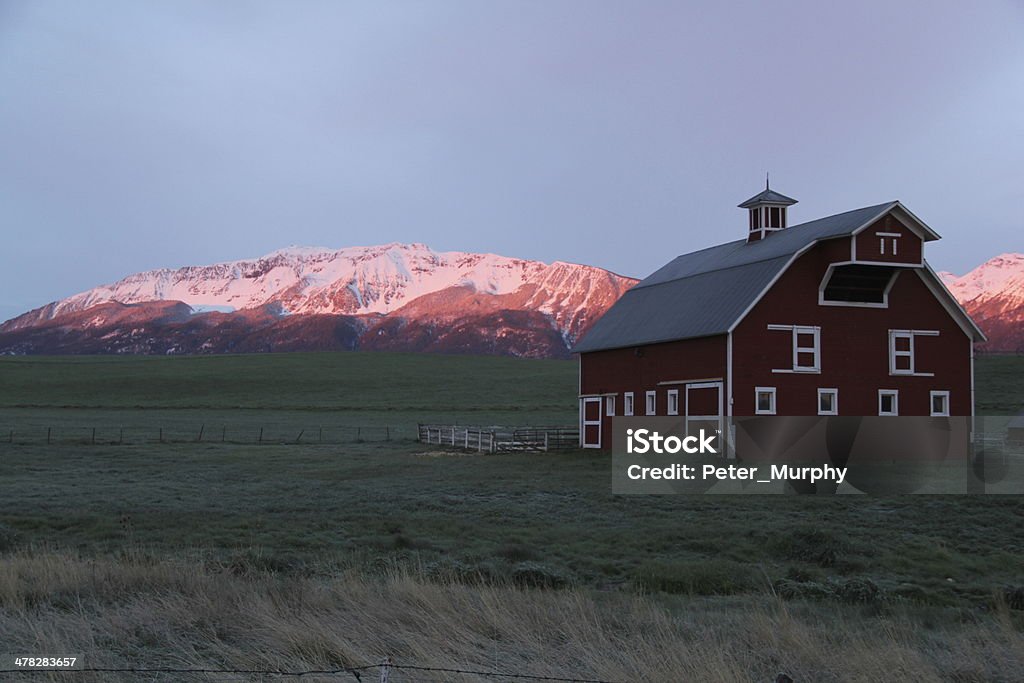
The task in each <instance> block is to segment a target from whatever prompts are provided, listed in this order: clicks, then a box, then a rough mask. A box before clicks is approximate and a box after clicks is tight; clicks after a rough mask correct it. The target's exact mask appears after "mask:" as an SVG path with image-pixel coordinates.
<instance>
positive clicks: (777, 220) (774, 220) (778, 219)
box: [768, 206, 782, 228]
mask: <svg viewBox="0 0 1024 683" xmlns="http://www.w3.org/2000/svg"><path fill="white" fill-rule="evenodd" d="M768 227H769V228H781V227H782V209H780V208H779V207H777V206H772V207H769V208H768Z"/></svg>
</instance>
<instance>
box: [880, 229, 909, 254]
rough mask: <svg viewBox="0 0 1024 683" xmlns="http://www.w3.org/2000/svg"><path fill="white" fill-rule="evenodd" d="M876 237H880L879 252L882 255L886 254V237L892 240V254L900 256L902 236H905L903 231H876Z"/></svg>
mask: <svg viewBox="0 0 1024 683" xmlns="http://www.w3.org/2000/svg"><path fill="white" fill-rule="evenodd" d="M875 237H877V238H878V252H879V253H880V254H881V255H882V256H885V240H886V239H891V240H892V255H893V256H899V243H900V238H901V237H903V235H902V234H901V233H898V232H876V233H875Z"/></svg>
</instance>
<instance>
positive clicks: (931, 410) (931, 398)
mask: <svg viewBox="0 0 1024 683" xmlns="http://www.w3.org/2000/svg"><path fill="white" fill-rule="evenodd" d="M940 396H941V397H942V399H943V406H945V409H944V410H942V411H940V412H938V413H937V412H935V399H936V398H938V397H940ZM928 414H929V415H931V416H932V417H949V391H948V390H943V391H931V392H929V393H928Z"/></svg>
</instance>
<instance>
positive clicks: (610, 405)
mask: <svg viewBox="0 0 1024 683" xmlns="http://www.w3.org/2000/svg"><path fill="white" fill-rule="evenodd" d="M604 412H605V414H606V415H608V417H615V396H605V397H604Z"/></svg>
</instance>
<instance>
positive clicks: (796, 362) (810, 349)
mask: <svg viewBox="0 0 1024 683" xmlns="http://www.w3.org/2000/svg"><path fill="white" fill-rule="evenodd" d="M768 329H769V330H770V331H776V332H787V331H788V332H789V333H790V334H791V335H792V336H793V340H792V345H793V366H792V367H790V368H777V369H774V370H772V372H776V373H788V372H803V373H809V374H820V373H821V327H819V326H817V325H769V326H768ZM802 334H809V335H812V337H813V338H814V341H813V343H812V344H813V345H812V346H800V345H799V341H798V340H799V339H800V335H802ZM801 353H810V354H813V355H814V363H813V364H812V365H800V354H801Z"/></svg>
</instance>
